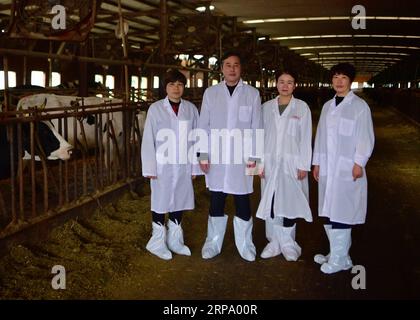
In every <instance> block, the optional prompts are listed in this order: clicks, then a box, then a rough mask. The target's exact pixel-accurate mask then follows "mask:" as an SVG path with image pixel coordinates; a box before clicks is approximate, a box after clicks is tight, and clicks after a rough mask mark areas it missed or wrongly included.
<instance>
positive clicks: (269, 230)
mask: <svg viewBox="0 0 420 320" xmlns="http://www.w3.org/2000/svg"><path fill="white" fill-rule="evenodd" d="M275 224H277V225H282V224H283V222H282V220H281V219H278V218H274V219H272V218H267V219H266V220H265V234H266V237H267V240H268V241H269V242H268V244H267V245H266V246H265V248H264V250H263V251H262V253H261V258H263V259H268V258H272V257H275V256H278V255H280V254H281V248H280V242H279V239H280V237H279V236H278V235H277V236H276V235H274V225H275ZM278 231H279V228H276V232H278Z"/></svg>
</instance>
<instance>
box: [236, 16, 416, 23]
mask: <svg viewBox="0 0 420 320" xmlns="http://www.w3.org/2000/svg"><path fill="white" fill-rule="evenodd" d="M353 18H354V17H353V16H330V17H296V18H270V19H254V20H245V21H242V22H243V23H246V24H255V23H275V22H303V21H328V20H351V19H353ZM357 18H358V19H364V20H420V17H391V16H389V17H388V16H366V17H359V16H357Z"/></svg>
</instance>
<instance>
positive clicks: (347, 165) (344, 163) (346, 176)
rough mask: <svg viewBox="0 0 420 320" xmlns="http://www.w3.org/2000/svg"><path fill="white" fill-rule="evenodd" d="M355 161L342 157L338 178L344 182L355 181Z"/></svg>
mask: <svg viewBox="0 0 420 320" xmlns="http://www.w3.org/2000/svg"><path fill="white" fill-rule="evenodd" d="M353 167H354V161H353V159H349V158H345V157H340V158H339V160H338V170H337V173H338V177H339V178H340V179H342V180H346V181H351V180H353Z"/></svg>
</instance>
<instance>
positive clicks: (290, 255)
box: [275, 224, 302, 261]
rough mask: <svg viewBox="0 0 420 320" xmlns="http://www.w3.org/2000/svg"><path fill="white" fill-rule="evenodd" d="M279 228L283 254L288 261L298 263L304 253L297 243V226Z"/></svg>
mask: <svg viewBox="0 0 420 320" xmlns="http://www.w3.org/2000/svg"><path fill="white" fill-rule="evenodd" d="M275 227H276V226H275ZM279 228H280V232H279V234H280V248H281V253H283V256H284V258H285V259H286V260H287V261H297V259H299V257H300V255H301V253H302V248H301V247H300V246H299V245H298V244H297V242H296V241H295V235H296V224H295V225H294V226H293V227H283V226H279Z"/></svg>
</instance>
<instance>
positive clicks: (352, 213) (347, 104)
mask: <svg viewBox="0 0 420 320" xmlns="http://www.w3.org/2000/svg"><path fill="white" fill-rule="evenodd" d="M374 140H375V137H374V133H373V124H372V116H371V113H370V109H369V106H368V105H367V103H366V102H365V101H364V100H363V99H361V98H359V97H358V96H356V95H355V94H354V93H353V92H349V93H348V94H347V95H346V97H345V98H344V100H343V101H342V102H341V103H340V104H339V105H338V106H336V105H335V98H333V99H332V100H329V101H327V102H326V103H325V104H324V106H323V108H322V112H321V117H320V120H319V123H318V129H317V133H316V138H315V146H314V157H313V164H314V165H319V170H320V172H319V182H318V188H319V190H318V196H319V203H318V205H319V206H318V214H319V216H323V217H328V218H330V220H331V221H334V222H340V223H345V224H351V225H354V224H362V223H364V222H365V219H366V210H367V179H366V171H365V169H364V168H365V166H366V163H367V162H368V160H369V157H370V156H371V154H372V151H373V145H374ZM355 163H357V164H358V165H359V166H361V167H363V177H362V178H359V179H357V180H356V181H353V175H352V170H353V166H354V164H355Z"/></svg>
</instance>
